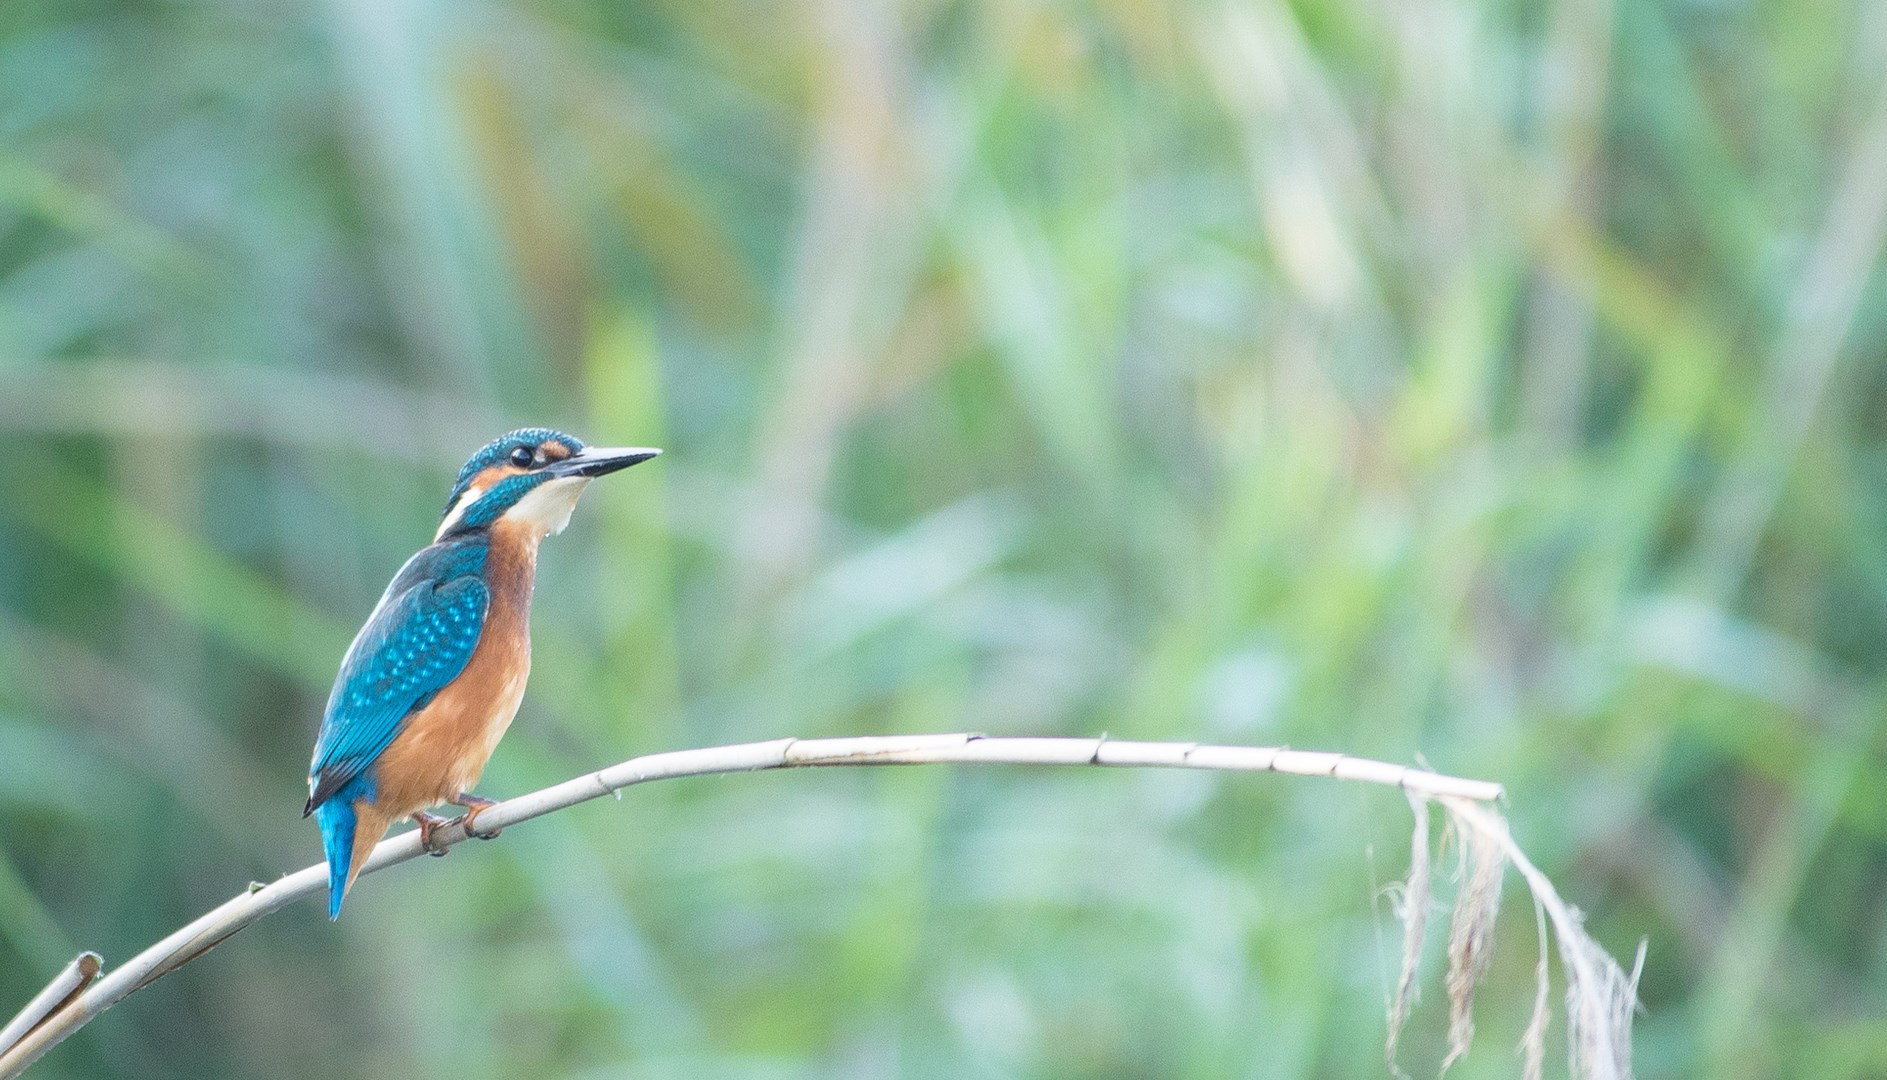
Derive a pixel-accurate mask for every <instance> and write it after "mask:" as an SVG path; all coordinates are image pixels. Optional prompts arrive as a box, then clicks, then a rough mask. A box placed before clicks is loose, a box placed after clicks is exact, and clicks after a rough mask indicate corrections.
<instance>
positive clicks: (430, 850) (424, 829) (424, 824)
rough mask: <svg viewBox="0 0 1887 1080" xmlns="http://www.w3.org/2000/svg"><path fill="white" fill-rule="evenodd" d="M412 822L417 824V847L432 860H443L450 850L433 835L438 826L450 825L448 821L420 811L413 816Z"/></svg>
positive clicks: (436, 815)
mask: <svg viewBox="0 0 1887 1080" xmlns="http://www.w3.org/2000/svg"><path fill="white" fill-rule="evenodd" d="M413 820H414V821H416V822H418V823H419V846H420V847H422V848H425V849H426V854H428V855H431V856H432V857H434V858H443V857H444V856H445V853H446V852H448V851H450V850H452V849H451V848H449V847H447V846H446V845H444V844H442V843H440V842H439V841H438V840H437V839H436V838H435V837H434V835H433V834H435V833H437V832H438V831H439V827H440V826H442V825H450V824H452V822H451V820H450V819H448V818H442V817H440V816H439V815H438V814H428V813H425V812H424V811H421V812H420V813H417V814H414V815H413Z"/></svg>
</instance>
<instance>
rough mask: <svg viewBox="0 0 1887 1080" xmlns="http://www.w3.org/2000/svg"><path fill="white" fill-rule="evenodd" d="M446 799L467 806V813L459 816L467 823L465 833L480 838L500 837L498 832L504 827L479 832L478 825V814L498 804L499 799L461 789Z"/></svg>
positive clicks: (455, 804)
mask: <svg viewBox="0 0 1887 1080" xmlns="http://www.w3.org/2000/svg"><path fill="white" fill-rule="evenodd" d="M446 801H447V802H449V803H451V804H452V805H454V806H463V807H465V815H464V816H463V817H461V818H459V821H461V822H463V823H464V825H465V835H467V836H476V837H478V838H479V839H480V840H496V839H498V834H499V833H500V832H502V831H504V830H502V829H493V830H491V831H490V832H479V831H478V827H477V822H478V815H479V814H482V813H484V812H485V811H486V810H488V809H490V808H491V807H494V806H497V805H498V800H496V799H487V798H485V797H484V796H482V795H473V794H470V793H468V792H463V791H461V792H459V793H458V794H457V795H455V796H453V797H452V798H450V799H447V800H446Z"/></svg>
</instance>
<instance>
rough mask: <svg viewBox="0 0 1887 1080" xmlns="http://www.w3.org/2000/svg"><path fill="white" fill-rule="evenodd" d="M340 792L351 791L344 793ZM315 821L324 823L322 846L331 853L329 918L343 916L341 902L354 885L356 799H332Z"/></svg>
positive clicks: (317, 814) (329, 854) (329, 867)
mask: <svg viewBox="0 0 1887 1080" xmlns="http://www.w3.org/2000/svg"><path fill="white" fill-rule="evenodd" d="M339 794H343V795H345V794H348V793H347V792H341V793H339ZM314 816H315V824H317V825H319V826H321V847H322V848H323V849H324V850H325V851H326V852H327V853H328V918H329V919H338V918H340V917H341V901H342V900H344V899H346V898H347V887H348V886H349V885H351V884H353V878H354V875H353V874H352V873H351V872H350V871H351V870H352V866H353V862H354V827H355V825H356V824H357V822H356V820H355V816H354V800H353V799H351V798H332V799H329V800H328V801H327V802H324V803H322V804H321V805H320V806H318V807H316V808H315V812H314Z"/></svg>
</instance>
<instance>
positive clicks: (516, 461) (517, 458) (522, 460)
mask: <svg viewBox="0 0 1887 1080" xmlns="http://www.w3.org/2000/svg"><path fill="white" fill-rule="evenodd" d="M511 464H513V465H516V466H517V467H518V468H520V469H528V468H530V467H531V448H530V447H528V446H520V447H518V448H517V449H515V450H513V451H511Z"/></svg>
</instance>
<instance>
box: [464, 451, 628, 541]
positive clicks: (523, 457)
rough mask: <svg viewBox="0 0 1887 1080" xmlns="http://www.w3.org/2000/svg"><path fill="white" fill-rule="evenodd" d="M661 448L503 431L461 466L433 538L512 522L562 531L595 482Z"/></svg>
mask: <svg viewBox="0 0 1887 1080" xmlns="http://www.w3.org/2000/svg"><path fill="white" fill-rule="evenodd" d="M660 453H661V451H660V450H654V449H649V448H646V447H639V446H638V447H614V448H604V447H597V446H584V445H583V441H582V440H581V439H578V438H577V437H576V436H574V435H565V434H564V433H563V432H561V431H552V430H550V429H549V428H524V429H522V430H519V431H513V432H511V433H510V434H508V435H500V436H499V437H498V438H496V439H493V440H492V441H491V442H489V443H487V444H485V446H484V448H483V449H481V450H479V452H478V453H476V454H473V455H472V459H471V460H470V461H467V462H466V463H465V468H463V469H460V470H459V478H458V481H457V482H456V483H454V484H453V485H452V495H451V496H450V497H449V498H447V499H446V509H445V516H444V517H443V518H442V519H441V520H440V522H439V533H438V535H437V536H435V537H434V538H433V540H434V542H435V543H436V542H438V541H440V540H444V539H445V538H446V537H448V536H454V535H457V534H459V533H465V532H471V531H473V530H476V529H489V528H491V527H492V526H493V525H496V524H498V523H499V522H501V521H502V522H514V523H516V524H519V525H522V526H524V527H526V528H528V529H530V530H532V531H533V532H534V533H535V534H536V535H538V536H544V535H547V534H551V533H559V532H562V531H563V527H564V526H565V525H568V524H569V523H570V512H571V511H572V510H574V509H576V505H577V497H578V496H580V495H582V494H583V489H584V488H586V487H588V486H589V484H590V481H591V480H594V479H596V478H597V477H599V476H602V475H603V474H605V473H612V472H615V471H616V470H617V469H626V468H628V467H629V466H631V465H634V464H636V463H637V462H642V461H647V460H649V459H650V458H652V457H654V456H656V455H657V454H660Z"/></svg>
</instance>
